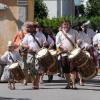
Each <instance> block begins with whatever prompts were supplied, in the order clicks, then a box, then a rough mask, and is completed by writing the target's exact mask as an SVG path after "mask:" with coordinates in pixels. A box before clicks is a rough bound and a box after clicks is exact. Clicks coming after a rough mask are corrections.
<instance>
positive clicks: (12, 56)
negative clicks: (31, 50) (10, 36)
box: [0, 41, 20, 89]
mask: <svg viewBox="0 0 100 100" xmlns="http://www.w3.org/2000/svg"><path fill="white" fill-rule="evenodd" d="M7 49H8V50H7V51H6V52H5V53H4V54H3V55H2V56H1V58H0V59H1V61H2V62H4V63H5V64H6V66H5V67H4V72H3V74H2V76H1V80H2V81H8V88H9V89H15V81H14V76H13V75H12V73H11V71H10V69H9V66H10V65H11V64H13V63H14V62H16V61H17V60H20V54H19V52H17V51H16V50H15V45H14V43H13V42H12V41H8V45H7Z"/></svg>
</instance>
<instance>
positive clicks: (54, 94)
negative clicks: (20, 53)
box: [0, 76, 100, 100]
mask: <svg viewBox="0 0 100 100" xmlns="http://www.w3.org/2000/svg"><path fill="white" fill-rule="evenodd" d="M46 79H47V77H46V76H45V77H44V80H46ZM65 85H66V83H65V81H64V80H63V79H62V80H61V79H60V78H59V77H57V76H54V81H53V82H52V83H47V82H45V83H43V84H40V89H39V90H32V88H31V83H29V84H28V86H23V85H22V84H21V83H17V84H16V90H9V89H8V88H7V83H0V100H100V76H96V77H95V78H94V79H92V80H89V81H87V82H86V83H85V86H79V85H78V84H77V87H78V89H77V90H68V89H64V87H65Z"/></svg>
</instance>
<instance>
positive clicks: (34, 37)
mask: <svg viewBox="0 0 100 100" xmlns="http://www.w3.org/2000/svg"><path fill="white" fill-rule="evenodd" d="M33 38H34V40H35V41H36V42H37V44H38V46H39V47H40V48H42V46H41V45H40V43H39V41H38V40H37V39H36V38H35V36H34V35H33Z"/></svg>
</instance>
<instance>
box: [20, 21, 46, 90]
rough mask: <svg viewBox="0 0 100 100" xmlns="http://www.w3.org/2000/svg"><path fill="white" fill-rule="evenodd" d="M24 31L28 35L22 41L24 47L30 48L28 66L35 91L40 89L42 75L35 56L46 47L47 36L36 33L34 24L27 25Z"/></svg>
mask: <svg viewBox="0 0 100 100" xmlns="http://www.w3.org/2000/svg"><path fill="white" fill-rule="evenodd" d="M24 31H25V32H26V33H27V34H26V35H25V37H24V38H23V40H22V44H21V45H22V46H23V47H24V48H28V54H27V64H28V65H27V66H28V69H29V70H30V74H31V76H32V77H31V78H32V84H33V89H39V79H40V75H39V73H38V68H36V67H38V66H36V60H35V55H36V52H38V51H39V50H40V49H41V48H42V47H43V46H44V45H46V41H45V40H46V39H45V36H44V35H43V34H42V33H41V32H36V26H35V25H34V23H33V24H26V25H25V29H24Z"/></svg>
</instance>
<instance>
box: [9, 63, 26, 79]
mask: <svg viewBox="0 0 100 100" xmlns="http://www.w3.org/2000/svg"><path fill="white" fill-rule="evenodd" d="M9 69H10V70H11V72H12V74H13V75H14V79H15V80H18V81H20V80H23V79H24V77H25V76H24V73H23V71H22V70H21V68H20V66H19V64H18V63H13V64H11V65H10V66H9Z"/></svg>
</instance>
